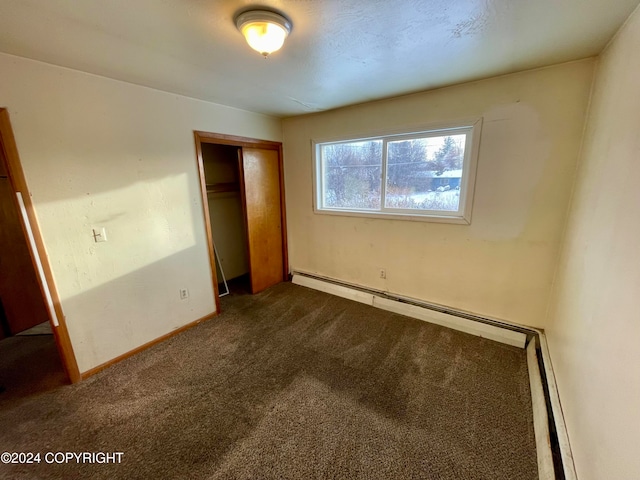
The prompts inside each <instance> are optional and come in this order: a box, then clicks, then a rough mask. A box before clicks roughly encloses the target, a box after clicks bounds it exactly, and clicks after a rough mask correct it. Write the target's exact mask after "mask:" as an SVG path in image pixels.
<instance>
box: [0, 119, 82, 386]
mask: <svg viewBox="0 0 640 480" xmlns="http://www.w3.org/2000/svg"><path fill="white" fill-rule="evenodd" d="M0 148H2V151H3V153H4V158H5V159H6V167H7V177H8V178H9V183H10V185H11V187H12V190H13V191H14V192H15V193H16V194H17V193H18V192H19V193H20V194H21V195H22V200H23V202H24V207H25V210H26V213H27V219H28V221H29V224H30V227H31V233H32V235H33V240H34V243H35V249H36V251H37V254H38V257H39V258H40V265H41V267H42V271H43V273H44V277H45V280H46V283H47V286H48V293H49V295H50V298H51V301H52V303H53V308H54V310H55V314H56V317H57V319H58V326H57V327H56V326H55V325H54V320H53V317H52V314H51V312H50V311H49V308H47V315H48V316H49V323H50V324H51V329H52V331H53V335H54V338H55V341H56V346H57V347H58V353H59V354H60V359H61V360H62V365H63V367H64V370H65V373H66V375H67V377H68V378H69V380H70V381H71V383H76V382H79V381H80V380H81V377H80V370H79V369H78V362H77V361H76V356H75V354H74V352H73V347H72V345H71V339H70V338H69V330H68V329H67V324H66V321H65V318H64V313H63V312H62V307H61V305H60V297H59V296H58V291H57V290H56V286H55V283H54V281H53V274H52V271H51V266H50V264H49V258H48V257H47V252H46V250H45V247H44V242H43V241H42V235H41V233H40V228H39V226H38V221H37V218H36V214H35V210H34V208H33V202H32V201H31V194H30V193H29V189H28V187H27V182H26V179H25V177H24V172H23V170H22V164H21V163H20V156H19V155H18V148H17V146H16V141H15V137H14V135H13V129H12V128H11V122H10V119H9V112H8V111H7V109H6V108H0ZM0 161H1V160H0ZM13 202H14V205H15V207H16V210H17V211H18V212H20V205H19V204H18V199H17V196H15V195H14V197H13ZM18 217H19V218H20V224H21V226H22V231H23V234H24V235H25V238H26V239H27V245H28V247H29V254H30V255H31V263H32V265H33V269H34V270H35V272H36V278H37V279H38V285H39V286H40V293H41V294H42V300H43V302H44V304H45V305H47V306H48V305H49V301H48V299H47V294H46V288H47V287H46V286H45V284H44V283H43V281H42V278H41V277H40V275H39V273H38V265H37V263H36V258H35V253H34V251H33V249H32V245H31V243H30V242H29V239H28V234H27V227H26V225H25V223H24V219H23V217H22V215H21V214H19V215H18Z"/></svg>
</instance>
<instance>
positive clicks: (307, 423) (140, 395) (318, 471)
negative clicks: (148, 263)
mask: <svg viewBox="0 0 640 480" xmlns="http://www.w3.org/2000/svg"><path fill="white" fill-rule="evenodd" d="M0 409H1V410H0V426H1V428H0V452H2V451H31V452H42V453H44V452H48V451H75V452H85V451H89V452H95V451H116V452H124V455H123V461H122V463H121V464H119V465H118V464H116V465H95V464H94V465H88V464H86V465H77V464H75V463H71V464H63V465H46V464H44V463H41V464H39V465H23V466H20V465H0V478H10V479H20V478H29V479H30V478H38V479H46V478H96V479H113V478H126V479H154V478H157V479H160V478H162V479H165V478H179V479H205V478H207V479H208V478H211V479H259V478H285V479H325V478H327V479H329V478H331V479H413V478H415V479H418V478H420V479H422V478H424V479H473V480H478V479H491V480H499V479H505V480H507V479H508V480H516V479H535V478H536V476H537V468H536V452H535V440H534V433H533V422H532V412H531V401H530V397H529V383H528V376H527V369H526V357H525V352H524V351H523V350H519V349H516V348H512V347H508V346H504V345H501V344H498V343H495V342H492V341H489V340H484V339H481V338H478V337H473V336H470V335H466V334H463V333H459V332H455V331H453V330H448V329H445V328H442V327H439V326H436V325H431V324H428V323H425V322H421V321H418V320H413V319H409V318H406V317H402V316H399V315H394V314H390V313H387V312H384V311H382V310H378V309H374V308H372V307H367V306H365V305H361V304H358V303H354V302H350V301H348V300H344V299H340V298H337V297H333V296H330V295H327V294H323V293H320V292H316V291H313V290H309V289H306V288H303V287H299V286H295V285H292V284H289V283H285V284H280V285H277V286H276V287H273V288H271V289H269V290H267V291H266V292H263V293H261V294H259V295H255V296H249V295H231V296H229V297H225V298H224V299H223V314H222V315H220V316H219V317H217V318H215V319H213V320H210V321H208V322H205V323H203V324H201V325H199V326H198V327H195V328H193V329H191V330H188V331H187V332H184V333H182V334H180V335H178V336H176V337H174V338H172V339H171V340H169V341H167V342H165V343H162V344H160V345H157V346H155V347H154V348H152V349H150V350H147V351H145V352H143V353H141V354H139V355H137V356H135V357H133V358H131V359H129V360H126V361H124V362H122V363H120V364H118V365H116V366H114V367H112V368H110V369H108V370H106V371H104V372H102V373H101V374H98V375H96V376H94V377H92V378H90V379H88V380H86V381H85V382H83V383H81V384H78V385H73V386H66V387H62V388H58V389H56V390H54V391H51V392H47V393H44V394H40V395H34V396H30V397H27V398H24V399H22V400H20V401H17V402H16V401H9V402H5V403H3V401H2V395H0Z"/></svg>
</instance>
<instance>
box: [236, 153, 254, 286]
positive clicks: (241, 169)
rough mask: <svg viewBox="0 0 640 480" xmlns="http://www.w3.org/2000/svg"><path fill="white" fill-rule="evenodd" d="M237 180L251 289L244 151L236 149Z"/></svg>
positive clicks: (251, 273)
mask: <svg viewBox="0 0 640 480" xmlns="http://www.w3.org/2000/svg"><path fill="white" fill-rule="evenodd" d="M238 180H239V181H240V204H241V205H242V221H243V222H244V232H245V235H244V249H245V252H246V254H247V263H248V264H249V290H251V293H255V292H254V291H253V281H252V279H253V272H252V271H251V249H250V248H249V220H248V218H247V191H246V187H245V184H244V151H243V150H242V148H239V149H238Z"/></svg>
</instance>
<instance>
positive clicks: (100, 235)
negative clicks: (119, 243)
mask: <svg viewBox="0 0 640 480" xmlns="http://www.w3.org/2000/svg"><path fill="white" fill-rule="evenodd" d="M93 239H94V240H95V242H96V243H98V242H106V241H107V229H106V228H104V227H100V228H94V229H93Z"/></svg>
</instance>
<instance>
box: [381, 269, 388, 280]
mask: <svg viewBox="0 0 640 480" xmlns="http://www.w3.org/2000/svg"><path fill="white" fill-rule="evenodd" d="M380 278H387V271H386V270H385V269H384V268H381V269H380Z"/></svg>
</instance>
